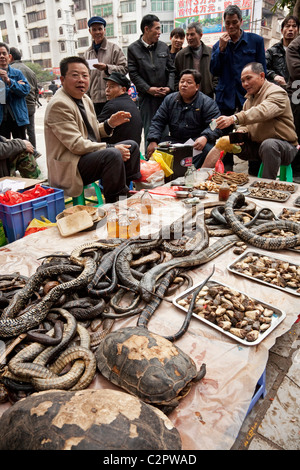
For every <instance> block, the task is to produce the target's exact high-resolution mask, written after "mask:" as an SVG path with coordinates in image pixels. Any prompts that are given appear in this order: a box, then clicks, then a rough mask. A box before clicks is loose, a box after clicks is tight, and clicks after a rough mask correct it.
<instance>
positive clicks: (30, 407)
mask: <svg viewBox="0 0 300 470" xmlns="http://www.w3.org/2000/svg"><path fill="white" fill-rule="evenodd" d="M181 449H182V442H181V437H180V434H179V432H178V430H177V429H176V428H175V426H174V425H173V423H172V422H171V421H170V420H169V418H168V417H167V416H166V415H164V414H163V413H162V411H161V410H159V409H157V408H155V407H154V406H151V405H149V404H147V403H144V402H143V401H142V400H139V399H138V398H137V397H134V396H132V395H130V394H128V393H125V392H123V391H119V390H108V389H85V390H80V391H73V392H72V391H66V390H51V391H46V392H38V393H34V394H32V395H30V396H29V397H27V398H24V399H22V400H20V401H18V402H16V403H15V404H14V405H13V406H11V407H10V408H8V409H7V410H6V411H5V412H4V413H3V415H2V416H1V418H0V450H181Z"/></svg>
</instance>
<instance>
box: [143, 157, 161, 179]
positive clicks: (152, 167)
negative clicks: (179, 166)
mask: <svg viewBox="0 0 300 470" xmlns="http://www.w3.org/2000/svg"><path fill="white" fill-rule="evenodd" d="M160 170H161V166H160V164H159V163H157V162H155V161H153V160H149V161H146V160H141V169H140V171H141V175H142V177H141V178H140V179H139V180H138V181H141V182H142V181H148V178H149V176H151V175H153V173H155V172H157V171H160Z"/></svg>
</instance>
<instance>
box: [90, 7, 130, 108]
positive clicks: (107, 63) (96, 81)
mask: <svg viewBox="0 0 300 470" xmlns="http://www.w3.org/2000/svg"><path fill="white" fill-rule="evenodd" d="M88 27H89V33H90V35H91V36H92V39H93V42H92V45H91V46H90V47H89V48H88V49H87V50H86V51H85V53H84V57H85V59H87V60H95V59H97V61H98V63H96V64H94V65H93V68H92V69H91V82H90V88H89V91H88V95H89V96H90V98H91V100H92V102H93V103H94V107H95V111H96V114H97V116H98V115H99V114H100V113H101V111H102V108H103V106H104V105H105V103H106V96H105V88H106V82H105V81H104V77H107V76H108V75H110V74H111V73H112V72H120V73H121V74H123V75H126V73H127V72H128V67H127V59H126V57H125V55H124V53H123V51H122V49H121V48H120V46H118V45H117V44H115V43H113V42H111V41H108V40H107V39H106V37H105V31H106V21H105V19H104V18H101V16H93V17H92V18H90V19H89V21H88Z"/></svg>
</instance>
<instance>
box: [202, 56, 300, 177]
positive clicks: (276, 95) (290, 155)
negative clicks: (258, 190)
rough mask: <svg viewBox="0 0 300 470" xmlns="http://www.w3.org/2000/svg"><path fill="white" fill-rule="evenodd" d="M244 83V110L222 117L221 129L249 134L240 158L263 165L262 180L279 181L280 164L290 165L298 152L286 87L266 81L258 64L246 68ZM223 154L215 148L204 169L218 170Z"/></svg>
mask: <svg viewBox="0 0 300 470" xmlns="http://www.w3.org/2000/svg"><path fill="white" fill-rule="evenodd" d="M241 81H242V85H243V88H245V90H246V91H247V94H246V98H247V99H246V101H245V103H244V106H243V109H242V111H240V112H238V113H236V114H234V115H232V116H220V117H218V118H217V119H216V124H217V127H218V128H219V129H225V128H226V127H228V126H230V125H232V124H236V125H238V126H239V127H238V132H243V133H245V134H246V135H245V137H246V139H245V142H244V143H243V142H241V147H242V152H241V153H239V155H238V156H239V158H241V159H242V160H247V161H250V160H254V161H258V162H262V163H263V165H264V168H263V173H262V177H263V178H269V179H276V177H277V173H278V170H279V167H280V165H289V164H290V163H291V162H292V161H293V160H294V158H295V156H296V154H297V151H298V150H297V146H298V141H297V134H296V131H295V125H294V119H293V114H292V110H291V105H290V100H289V97H288V95H287V93H286V91H285V90H284V89H283V88H281V87H280V86H278V85H275V84H273V83H270V82H268V81H267V80H266V79H265V73H264V69H263V66H262V64H259V63H257V62H252V63H250V64H248V65H246V67H244V69H243V70H242V73H241ZM219 155H220V151H217V150H216V149H215V148H214V149H212V150H211V151H210V152H209V154H208V155H207V157H206V159H205V161H204V163H203V168H212V167H214V165H215V163H216V161H217V159H218V158H219Z"/></svg>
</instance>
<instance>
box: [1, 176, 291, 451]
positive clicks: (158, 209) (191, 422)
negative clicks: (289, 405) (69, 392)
mask: <svg viewBox="0 0 300 470" xmlns="http://www.w3.org/2000/svg"><path fill="white" fill-rule="evenodd" d="M197 173H198V175H200V177H199V181H201V180H202V181H205V180H206V178H207V173H208V172H207V170H201V171H198V172H197ZM263 181H265V180H263ZM253 183H254V179H253V178H251V177H249V182H248V183H247V184H246V185H244V186H243V188H249V187H251V188H252V187H253V186H252V185H253ZM295 187H296V189H298V188H297V185H295ZM160 193H161V194H160ZM253 196H255V197H253ZM152 197H153V210H152V214H151V215H150V214H144V215H142V216H141V219H140V221H141V237H146V236H147V235H149V234H157V233H158V232H159V230H162V229H163V230H162V233H163V236H165V238H167V235H168V234H167V232H168V227H170V225H171V224H172V223H173V222H174V221H176V220H178V219H179V218H180V217H181V216H184V215H185V214H187V213H188V212H189V211H190V210H191V207H195V206H192V205H189V204H186V202H184V200H183V199H179V198H176V197H173V196H170V195H168V192H167V190H166V188H165V187H164V188H163V189H162V190H161V191H160V190H159V189H157V188H156V190H155V191H153V192H152ZM245 197H246V201H250V202H254V203H255V204H256V210H257V211H259V210H260V209H262V208H265V207H268V208H269V209H271V210H272V211H273V212H274V214H275V215H276V216H279V215H280V214H281V213H282V211H283V209H284V208H291V209H295V208H296V206H295V205H294V202H295V200H296V199H297V198H298V197H299V191H297V190H296V191H295V192H292V193H289V196H288V197H287V198H286V199H285V200H284V202H283V203H282V202H277V201H274V198H273V199H271V200H266V197H265V196H264V195H263V196H259V195H258V196H257V195H253V194H252V197H250V194H249V193H245ZM217 202H218V194H217V193H216V192H209V191H207V192H206V194H205V198H204V199H201V201H200V202H199V203H198V204H197V207H198V210H199V214H201V216H202V217H203V220H204V217H205V215H204V214H205V210H202V211H201V210H200V208H201V207H202V208H203V207H204V206H203V205H206V206H209V204H210V203H215V205H218V204H217ZM125 203H126V201H124V204H125ZM127 204H129V205H130V206H135V205H136V206H138V204H139V194H137V195H134V196H133V197H132V198H130V199H129V200H128V202H127ZM103 208H104V209H105V208H106V206H102V209H103ZM106 238H107V228H106V225H105V223H103V221H100V222H99V223H98V226H96V228H95V229H94V230H89V231H83V232H80V233H77V234H74V235H71V236H69V237H63V236H61V235H60V232H59V230H58V229H57V227H53V228H49V229H47V230H46V231H43V232H39V233H34V234H31V235H29V236H26V237H24V238H22V239H20V240H17V241H15V242H13V243H10V244H9V245H6V246H4V247H2V248H1V249H0V262H1V269H0V274H9V273H15V272H19V273H20V274H22V275H24V276H28V277H29V276H31V275H32V274H34V273H35V271H36V269H37V268H38V266H40V264H41V262H42V260H43V259H44V257H45V256H47V255H52V254H54V253H58V252H67V253H69V254H70V253H71V252H72V250H75V249H76V248H77V247H79V246H81V245H83V244H86V243H92V242H96V241H97V240H104V239H106ZM216 239H217V238H216V237H210V240H209V245H210V246H211V245H212V244H213V243H214V242H215V240H216ZM235 248H236V247H235V246H234V244H232V245H231V246H229V247H228V248H227V249H226V250H224V251H223V252H221V253H220V254H219V255H218V256H216V257H215V258H214V259H211V260H209V261H208V262H207V263H204V264H201V265H199V266H195V267H192V268H191V269H189V270H187V273H188V274H189V275H190V276H191V278H192V279H193V286H194V287H195V286H196V285H198V284H199V283H200V282H201V281H203V280H204V279H205V278H207V277H208V276H209V275H210V274H211V273H212V270H213V267H214V273H213V276H212V277H211V279H210V281H212V282H214V283H217V285H218V288H219V286H220V285H221V286H224V285H225V286H228V287H229V288H231V289H234V291H238V292H239V291H240V292H242V293H243V294H244V295H246V296H249V297H250V298H254V299H257V301H259V302H261V303H262V304H263V305H264V307H267V308H268V309H272V308H273V309H274V312H275V316H274V319H275V320H274V321H273V320H272V321H273V325H272V328H270V329H269V331H268V330H266V332H265V333H264V334H263V335H261V337H260V340H259V341H253V342H249V341H248V342H247V341H246V340H245V338H239V337H234V336H233V335H230V334H228V333H227V332H226V330H223V331H222V330H221V329H220V328H216V327H213V326H212V325H211V324H210V323H209V322H206V321H203V319H201V318H200V317H199V318H197V317H196V316H193V317H192V320H191V323H190V326H189V328H188V331H187V332H186V333H185V334H184V335H183V336H181V337H180V338H179V339H178V340H177V341H176V342H175V344H176V346H178V347H179V348H180V349H181V350H183V351H184V352H185V353H186V354H187V355H189V356H190V357H191V358H192V359H193V360H194V361H195V364H196V366H197V369H200V368H201V366H202V365H203V364H206V374H205V376H204V378H202V380H201V381H199V382H197V383H195V384H193V386H192V387H191V390H190V392H189V393H188V394H187V395H186V396H185V397H184V398H183V399H182V400H181V401H180V404H179V405H178V406H177V407H176V408H175V409H174V410H173V411H172V412H171V413H170V414H169V415H168V417H169V419H170V420H171V421H172V423H173V424H174V426H175V427H176V428H177V430H178V431H179V433H180V436H181V439H182V448H183V450H214V449H215V450H221V449H222V450H226V449H230V448H231V446H232V445H233V443H234V441H235V439H236V436H237V435H238V432H239V429H240V427H241V425H242V422H243V420H244V419H245V416H246V415H247V412H248V409H249V406H250V405H251V402H252V399H253V394H254V392H255V390H256V386H257V383H258V381H259V379H260V378H261V376H262V374H263V372H264V370H265V367H266V363H267V360H268V352H269V350H270V348H271V347H272V346H273V345H274V343H275V341H276V338H277V337H279V336H281V335H282V334H284V333H285V332H287V331H288V330H289V329H290V328H291V326H292V325H293V323H294V322H295V320H296V319H297V316H298V314H299V299H298V297H299V292H297V290H296V289H294V290H293V289H291V288H278V287H277V286H274V285H271V284H267V283H266V282H258V281H259V279H258V280H255V279H254V278H253V277H252V276H251V275H241V273H240V272H237V271H235V270H234V269H233V268H234V263H235V261H236V260H238V259H239V257H240V255H238V254H235V253H234V250H235ZM248 251H249V252H251V253H252V252H254V253H256V254H257V253H258V254H261V255H265V256H270V257H273V258H279V259H281V260H283V261H285V262H288V263H292V264H295V265H297V264H298V265H299V253H297V251H295V250H292V249H285V250H279V251H267V250H264V249H259V248H256V247H253V246H251V245H249V246H248V248H247V251H246V252H245V253H247V252H248ZM242 256H243V254H242ZM186 289H187V288H186V286H185V285H183V286H182V287H180V288H179V289H178V290H177V291H176V292H175V293H174V294H172V295H171V296H169V297H168V299H169V300H171V302H170V301H166V300H162V301H161V303H160V305H159V307H158V308H157V310H156V311H155V314H154V315H153V317H152V318H151V319H150V322H149V324H148V329H149V331H151V332H153V333H156V334H159V335H163V336H170V335H173V334H175V333H176V332H177V331H178V330H179V329H180V327H181V325H182V323H183V320H184V318H185V315H186V309H185V310H184V305H183V304H182V303H181V304H180V301H181V300H182V297H183V298H184V297H185V296H184V295H183V293H184V292H185V290H186ZM298 290H299V289H298ZM173 300H174V302H173ZM136 323H137V317H136V316H133V317H128V318H124V319H119V320H116V321H115V322H114V324H113V326H112V331H116V330H118V329H120V328H124V327H134V326H136ZM89 388H91V389H112V390H118V387H116V386H115V385H113V384H112V383H111V382H109V381H108V380H107V379H105V378H104V377H103V376H102V375H101V374H100V373H99V372H97V373H96V375H95V377H94V379H93V381H92V383H91V384H90V385H89ZM10 406H11V404H10V403H8V402H7V403H4V404H2V405H0V415H1V414H2V413H3V412H4V411H5V410H6V409H8V408H9V407H10Z"/></svg>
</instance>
